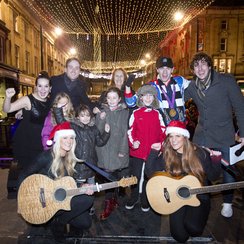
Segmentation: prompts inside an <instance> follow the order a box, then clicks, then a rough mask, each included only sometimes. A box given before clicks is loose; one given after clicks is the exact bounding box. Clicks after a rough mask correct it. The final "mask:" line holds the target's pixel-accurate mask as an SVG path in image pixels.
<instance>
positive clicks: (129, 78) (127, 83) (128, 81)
mask: <svg viewBox="0 0 244 244" xmlns="http://www.w3.org/2000/svg"><path fill="white" fill-rule="evenodd" d="M135 78H136V76H135V75H134V74H130V75H129V77H128V79H127V81H126V82H125V85H126V86H128V87H130V86H131V84H132V82H133V81H134V80H135Z"/></svg>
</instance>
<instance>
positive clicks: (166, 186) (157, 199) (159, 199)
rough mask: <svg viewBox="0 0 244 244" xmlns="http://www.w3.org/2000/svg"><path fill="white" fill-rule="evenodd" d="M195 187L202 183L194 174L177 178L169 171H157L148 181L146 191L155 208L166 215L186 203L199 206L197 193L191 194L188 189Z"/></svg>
mask: <svg viewBox="0 0 244 244" xmlns="http://www.w3.org/2000/svg"><path fill="white" fill-rule="evenodd" d="M195 187H197V188H198V187H201V184H200V182H199V181H198V179H197V178H196V177H194V176H192V175H187V176H185V177H183V178H181V179H176V178H172V177H170V176H169V175H168V174H167V173H161V172H157V173H156V174H155V176H153V177H152V178H151V179H150V180H149V181H148V183H147V186H146V193H147V198H148V201H149V203H150V205H151V207H152V208H153V210H154V211H156V212H157V213H160V214H164V215H165V214H171V213H174V212H176V211H177V210H178V209H180V208H181V207H183V206H184V205H189V206H199V205H200V201H199V200H198V199H197V197H196V195H191V194H190V193H189V190H188V189H190V188H195Z"/></svg>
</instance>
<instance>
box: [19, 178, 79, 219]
mask: <svg viewBox="0 0 244 244" xmlns="http://www.w3.org/2000/svg"><path fill="white" fill-rule="evenodd" d="M73 188H77V186H76V182H75V180H74V179H73V178H72V177H70V176H66V177H63V178H61V179H59V180H52V179H50V178H49V177H47V176H45V175H41V174H33V175H31V176H29V177H27V178H26V179H25V180H24V181H23V182H22V184H21V185H20V188H19V190H18V197H17V200H18V213H20V214H21V215H22V217H23V218H24V219H25V220H26V221H27V222H29V223H31V224H43V223H46V222H47V221H48V220H50V219H51V218H52V217H53V215H54V214H55V213H56V212H57V211H58V210H61V209H63V210H70V201H71V198H72V197H71V196H67V195H66V190H68V189H73Z"/></svg>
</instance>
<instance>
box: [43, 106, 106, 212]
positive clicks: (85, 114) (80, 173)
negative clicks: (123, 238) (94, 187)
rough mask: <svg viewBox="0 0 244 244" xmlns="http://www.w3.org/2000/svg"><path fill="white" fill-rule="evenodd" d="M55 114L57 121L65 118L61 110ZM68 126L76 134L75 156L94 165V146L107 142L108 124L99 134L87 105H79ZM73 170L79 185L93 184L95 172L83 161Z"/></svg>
mask: <svg viewBox="0 0 244 244" xmlns="http://www.w3.org/2000/svg"><path fill="white" fill-rule="evenodd" d="M55 114H56V117H57V122H58V123H62V122H63V121H64V120H65V119H64V116H63V114H62V110H60V109H59V110H56V113H55ZM70 126H71V128H72V129H73V130H74V131H75V134H76V147H75V155H76V157H77V158H79V159H81V160H83V161H85V162H88V163H90V164H94V165H96V164H97V155H96V150H95V147H96V146H98V147H101V146H104V145H105V144H106V143H107V141H108V139H109V136H110V135H109V131H110V126H109V125H108V124H107V123H106V124H105V125H104V130H103V133H102V134H101V133H100V131H99V130H98V128H97V127H96V125H95V118H94V117H93V114H92V112H91V110H90V108H89V107H88V106H87V105H80V106H79V107H78V108H77V109H76V113H75V118H74V119H72V120H71V121H70ZM48 142H49V141H48ZM75 170H76V172H75V174H74V178H75V179H76V182H77V183H78V185H79V186H81V185H82V184H83V183H85V182H87V183H88V184H95V172H94V171H93V170H91V169H90V168H89V167H87V166H86V165H85V164H84V163H77V164H76V166H75ZM94 211H95V209H94V207H92V208H91V209H90V215H93V214H94Z"/></svg>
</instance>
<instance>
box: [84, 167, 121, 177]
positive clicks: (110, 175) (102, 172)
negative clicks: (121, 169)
mask: <svg viewBox="0 0 244 244" xmlns="http://www.w3.org/2000/svg"><path fill="white" fill-rule="evenodd" d="M84 164H85V165H86V166H88V167H89V168H91V169H93V170H95V171H96V172H97V173H99V174H100V175H102V176H104V177H105V178H106V179H108V180H110V181H117V180H118V179H117V178H116V177H114V176H113V175H112V174H109V173H108V172H106V171H104V170H102V169H100V168H98V167H97V166H96V165H94V164H91V163H88V162H84Z"/></svg>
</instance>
